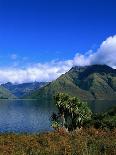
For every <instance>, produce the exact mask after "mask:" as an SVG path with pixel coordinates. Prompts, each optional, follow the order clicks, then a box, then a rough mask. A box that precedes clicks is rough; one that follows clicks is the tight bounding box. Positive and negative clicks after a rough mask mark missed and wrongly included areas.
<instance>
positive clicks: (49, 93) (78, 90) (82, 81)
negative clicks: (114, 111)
mask: <svg viewBox="0 0 116 155" xmlns="http://www.w3.org/2000/svg"><path fill="white" fill-rule="evenodd" d="M58 92H65V93H68V94H70V95H73V96H78V97H79V98H81V99H85V100H92V99H116V70H115V69H112V68H110V67H108V66H106V65H92V66H88V67H73V68H72V69H71V70H69V71H68V72H67V73H65V74H64V75H62V76H60V77H59V78H58V79H56V80H55V81H53V82H51V83H49V84H48V85H47V86H45V87H43V88H41V89H40V90H36V91H34V92H33V93H32V94H31V95H30V96H28V97H27V98H34V99H40V100H41V101H48V100H52V99H53V96H54V95H55V94H56V93H58Z"/></svg>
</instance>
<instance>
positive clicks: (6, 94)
mask: <svg viewBox="0 0 116 155" xmlns="http://www.w3.org/2000/svg"><path fill="white" fill-rule="evenodd" d="M15 98H16V96H15V95H13V94H12V93H11V92H10V91H9V90H8V89H6V88H4V87H3V86H1V85H0V99H15Z"/></svg>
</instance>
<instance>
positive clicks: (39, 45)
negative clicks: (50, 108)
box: [0, 0, 116, 83]
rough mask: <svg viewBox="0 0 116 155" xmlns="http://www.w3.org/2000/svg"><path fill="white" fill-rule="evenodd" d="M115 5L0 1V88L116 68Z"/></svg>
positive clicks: (110, 0)
mask: <svg viewBox="0 0 116 155" xmlns="http://www.w3.org/2000/svg"><path fill="white" fill-rule="evenodd" d="M115 58H116V0H0V83H5V82H13V83H23V82H33V81H39V82H41V81H52V80H55V79H56V78H57V77H59V76H60V75H61V74H63V73H65V72H67V71H68V70H69V69H70V68H71V67H72V66H75V65H78V66H85V65H92V64H107V65H109V66H111V67H113V68H116V60H115Z"/></svg>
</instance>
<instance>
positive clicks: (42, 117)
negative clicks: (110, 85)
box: [0, 100, 116, 133]
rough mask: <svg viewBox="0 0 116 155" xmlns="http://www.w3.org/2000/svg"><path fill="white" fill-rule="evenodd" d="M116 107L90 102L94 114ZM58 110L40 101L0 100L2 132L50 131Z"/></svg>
mask: <svg viewBox="0 0 116 155" xmlns="http://www.w3.org/2000/svg"><path fill="white" fill-rule="evenodd" d="M114 105H116V101H102V100H101V101H92V102H89V106H90V107H91V109H92V111H93V112H102V111H105V110H107V109H108V108H110V107H112V106H114ZM56 110H57V109H56V107H55V105H54V104H50V103H49V104H48V103H39V101H38V100H0V132H2V133H5V132H15V133H20V132H23V133H25V132H27V133H37V132H46V131H50V130H52V128H51V126H50V116H51V114H52V113H53V112H55V111H56Z"/></svg>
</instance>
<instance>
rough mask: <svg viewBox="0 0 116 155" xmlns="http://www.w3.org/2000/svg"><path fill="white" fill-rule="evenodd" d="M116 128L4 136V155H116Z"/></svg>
mask: <svg viewBox="0 0 116 155" xmlns="http://www.w3.org/2000/svg"><path fill="white" fill-rule="evenodd" d="M115 154H116V129H114V130H112V131H103V130H100V129H99V130H98V129H94V128H89V129H79V130H76V131H73V132H70V133H66V132H65V131H63V130H60V131H59V132H57V131H55V132H49V133H41V134H38V135H37V134H36V135H33V134H32V135H31V134H30V135H27V134H1V135H0V155H115Z"/></svg>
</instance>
